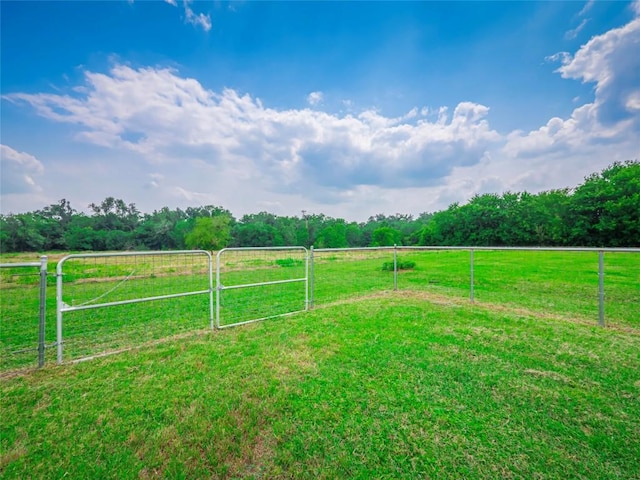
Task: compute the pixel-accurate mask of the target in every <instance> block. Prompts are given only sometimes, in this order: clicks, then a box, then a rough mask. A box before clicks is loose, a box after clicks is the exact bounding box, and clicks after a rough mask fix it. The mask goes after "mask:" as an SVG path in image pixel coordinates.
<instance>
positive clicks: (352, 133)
mask: <svg viewBox="0 0 640 480" xmlns="http://www.w3.org/2000/svg"><path fill="white" fill-rule="evenodd" d="M85 78H86V85H84V87H83V88H82V89H81V90H80V91H79V92H82V93H79V92H78V91H77V92H75V93H74V95H58V94H23V93H15V94H9V95H5V97H4V98H6V99H8V100H10V101H12V102H16V103H27V104H29V105H31V106H32V107H33V108H34V109H35V110H36V112H38V113H39V114H40V115H42V116H44V117H46V118H49V119H51V120H55V121H58V122H65V123H70V124H74V125H77V126H79V127H80V132H79V133H78V134H77V136H78V138H79V139H81V140H83V141H87V142H90V143H93V144H97V145H102V146H105V147H110V148H113V147H116V148H122V149H128V150H131V151H134V152H137V153H139V154H141V155H143V156H144V157H146V158H147V159H148V160H149V161H150V162H153V163H156V164H157V163H163V162H164V163H167V162H169V163H170V162H175V161H176V159H181V161H187V160H197V161H200V162H203V163H204V164H207V165H213V166H215V167H216V168H217V169H218V171H219V172H225V173H227V174H229V175H233V176H234V177H236V178H244V179H245V180H257V181H260V182H261V183H262V184H263V185H265V186H266V187H267V188H269V189H271V190H272V191H287V192H296V191H298V192H305V193H307V194H310V195H316V196H317V197H321V196H323V195H326V194H327V191H328V190H327V187H329V190H330V189H331V188H333V189H335V192H336V193H337V194H339V192H340V191H344V190H348V189H350V188H352V187H354V186H357V185H374V184H375V185H382V186H386V187H406V186H416V185H427V184H433V183H434V182H435V181H437V179H441V178H442V177H443V176H446V175H447V174H448V173H449V172H450V171H451V169H452V168H453V167H454V166H456V165H458V166H459V165H472V164H474V163H475V162H478V161H479V159H480V158H481V157H482V156H483V154H484V153H485V151H486V149H487V148H489V147H490V146H491V145H492V144H493V143H495V142H496V141H498V140H499V139H500V136H499V135H498V134H497V133H496V132H495V131H493V130H492V129H491V128H490V127H489V124H488V122H487V120H486V116H487V114H488V111H489V109H488V108H487V107H486V106H483V105H479V104H475V103H472V102H462V103H460V104H459V105H458V106H457V107H456V108H455V109H454V111H453V114H451V115H449V114H448V111H447V110H446V109H441V110H440V112H439V115H438V118H437V120H435V121H433V122H431V121H428V120H427V119H425V118H419V117H418V110H417V109H412V110H411V111H409V112H407V114H405V115H402V116H400V117H394V118H392V117H386V116H384V115H382V114H380V113H379V112H376V111H374V110H366V111H363V112H360V113H359V114H358V115H345V116H338V115H332V114H329V113H325V112H321V111H314V110H309V109H299V110H295V109H292V110H277V109H272V108H267V107H265V106H263V105H262V102H261V101H260V100H259V99H256V98H253V97H251V96H250V95H248V94H245V95H242V94H240V93H238V92H236V91H235V90H232V89H226V90H223V91H222V92H214V91H211V90H207V89H205V88H204V87H203V86H202V85H201V84H200V83H199V82H198V81H196V80H194V79H191V78H183V77H181V76H179V75H178V73H177V72H176V71H175V70H171V69H162V68H160V69H157V68H139V69H134V68H131V67H129V66H126V65H115V66H114V67H113V68H112V69H111V70H110V71H109V72H108V73H107V74H104V73H95V72H86V74H85ZM156 183H157V182H156ZM149 186H153V183H149Z"/></svg>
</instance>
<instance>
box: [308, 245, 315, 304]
mask: <svg viewBox="0 0 640 480" xmlns="http://www.w3.org/2000/svg"><path fill="white" fill-rule="evenodd" d="M313 264H314V262H313V245H311V247H310V248H309V308H311V309H312V308H313V300H314V295H313V289H314V287H315V281H314V275H313Z"/></svg>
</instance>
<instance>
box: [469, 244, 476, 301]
mask: <svg viewBox="0 0 640 480" xmlns="http://www.w3.org/2000/svg"><path fill="white" fill-rule="evenodd" d="M469 251H470V255H469V263H470V264H471V293H470V297H471V303H474V300H475V299H474V296H473V283H474V282H473V248H471V249H470V250H469Z"/></svg>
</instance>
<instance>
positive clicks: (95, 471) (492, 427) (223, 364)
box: [0, 291, 640, 479]
mask: <svg viewBox="0 0 640 480" xmlns="http://www.w3.org/2000/svg"><path fill="white" fill-rule="evenodd" d="M0 393H1V396H0V398H1V399H0V402H1V403H0V406H1V414H2V422H1V427H0V428H1V436H0V455H1V457H0V476H2V477H3V478H21V479H22V478H63V477H64V478H82V479H85V478H118V479H121V478H155V477H162V478H313V479H315V478H327V479H329V478H331V479H333V478H563V479H564V478H588V479H598V478H602V479H612V478H621V479H631V478H640V461H639V459H640V331H638V330H636V329H633V328H630V327H624V328H620V329H616V328H607V329H603V328H598V327H597V326H596V325H593V326H591V325H586V324H584V323H574V322H571V321H558V320H557V319H549V318H544V317H540V316H538V315H536V314H535V313H527V312H526V311H525V310H523V309H519V310H518V311H517V313H514V312H510V311H508V310H505V309H492V307H491V306H487V305H485V306H482V305H481V304H479V305H475V306H473V305H470V304H469V303H468V302H456V301H449V300H447V299H446V298H444V297H439V298H436V297H434V296H430V294H429V293H428V292H406V291H405V292H398V293H387V294H379V295H377V296H375V297H374V298H369V299H363V300H359V301H357V302H347V303H343V304H339V305H333V306H328V307H325V308H318V309H316V310H313V311H311V312H309V313H306V314H299V315H294V316H291V317H286V318H279V319H273V320H268V321H265V322H260V323H256V324H252V325H247V326H242V327H238V328H235V329H230V330H224V331H219V332H215V333H206V334H203V333H201V334H198V333H194V334H193V335H191V336H189V337H186V338H180V339H174V340H167V341H165V342H163V343H160V344H158V345H155V346H148V347H144V348H141V349H137V350H133V351H129V352H125V353H122V354H119V355H114V356H110V357H105V358H98V359H94V360H92V361H88V362H82V363H78V364H69V365H63V366H60V367H58V366H53V365H49V366H47V367H45V368H44V369H42V370H39V371H33V372H30V373H27V374H21V375H14V376H6V375H5V376H4V377H3V378H0Z"/></svg>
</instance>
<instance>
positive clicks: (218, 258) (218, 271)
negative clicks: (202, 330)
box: [216, 250, 222, 328]
mask: <svg viewBox="0 0 640 480" xmlns="http://www.w3.org/2000/svg"><path fill="white" fill-rule="evenodd" d="M220 252H222V250H220ZM220 252H218V254H217V255H216V328H220V290H221V289H222V285H220Z"/></svg>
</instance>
